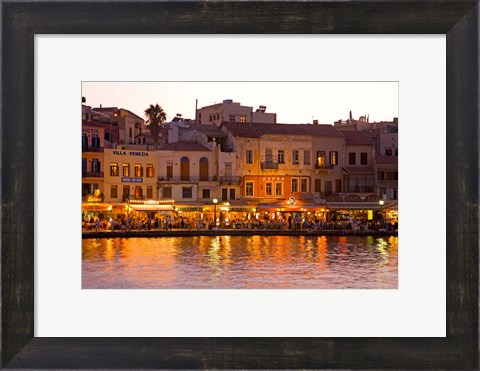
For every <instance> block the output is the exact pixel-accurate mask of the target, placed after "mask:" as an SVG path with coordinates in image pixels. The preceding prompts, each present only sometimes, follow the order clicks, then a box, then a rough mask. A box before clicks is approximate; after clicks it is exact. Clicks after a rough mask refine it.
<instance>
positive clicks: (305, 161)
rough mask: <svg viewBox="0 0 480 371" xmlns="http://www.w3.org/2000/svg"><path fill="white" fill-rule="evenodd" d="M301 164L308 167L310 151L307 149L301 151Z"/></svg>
mask: <svg viewBox="0 0 480 371" xmlns="http://www.w3.org/2000/svg"><path fill="white" fill-rule="evenodd" d="M303 164H304V165H310V150H308V149H306V150H304V151H303Z"/></svg>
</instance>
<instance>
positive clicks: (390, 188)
mask: <svg viewBox="0 0 480 371" xmlns="http://www.w3.org/2000/svg"><path fill="white" fill-rule="evenodd" d="M334 126H335V127H336V128H337V129H339V130H342V132H346V131H358V132H362V133H363V134H365V135H366V136H367V137H368V138H370V139H371V140H372V141H373V142H374V143H375V157H376V159H375V167H374V171H375V174H376V176H375V178H376V186H375V192H374V193H375V194H377V195H378V197H379V198H381V199H383V200H385V201H392V202H389V205H392V206H394V205H395V204H396V203H395V202H393V201H396V200H398V118H397V117H394V118H393V120H392V121H379V122H376V121H374V122H370V120H369V116H368V115H365V116H361V117H360V118H359V119H358V120H355V119H353V117H352V112H351V111H350V115H349V119H348V120H338V121H335V122H334Z"/></svg>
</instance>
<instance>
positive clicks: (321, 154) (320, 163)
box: [317, 151, 325, 168]
mask: <svg viewBox="0 0 480 371" xmlns="http://www.w3.org/2000/svg"><path fill="white" fill-rule="evenodd" d="M317 167H319V168H323V167H325V151H317Z"/></svg>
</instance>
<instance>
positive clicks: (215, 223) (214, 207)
mask: <svg viewBox="0 0 480 371" xmlns="http://www.w3.org/2000/svg"><path fill="white" fill-rule="evenodd" d="M212 201H213V226H214V227H216V226H217V202H218V200H217V199H216V198H214V199H213V200H212Z"/></svg>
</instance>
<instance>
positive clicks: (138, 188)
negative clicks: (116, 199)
mask: <svg viewBox="0 0 480 371" xmlns="http://www.w3.org/2000/svg"><path fill="white" fill-rule="evenodd" d="M135 198H136V199H137V200H141V199H142V198H143V190H142V186H135Z"/></svg>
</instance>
